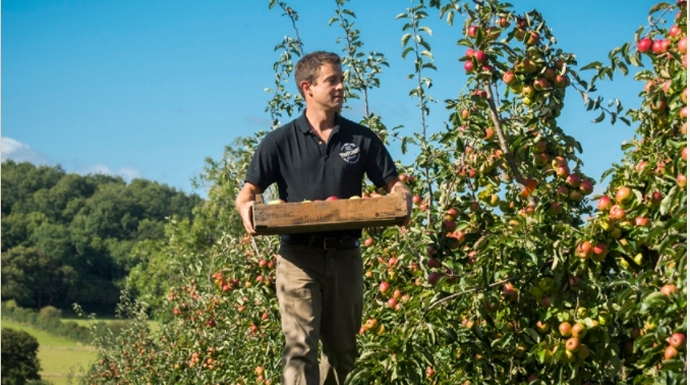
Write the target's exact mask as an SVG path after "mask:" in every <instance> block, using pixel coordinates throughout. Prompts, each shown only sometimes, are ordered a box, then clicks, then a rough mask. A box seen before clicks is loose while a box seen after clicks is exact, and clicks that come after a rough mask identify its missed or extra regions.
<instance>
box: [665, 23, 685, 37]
mask: <svg viewBox="0 0 690 385" xmlns="http://www.w3.org/2000/svg"><path fill="white" fill-rule="evenodd" d="M682 33H683V30H682V29H680V28H679V27H678V26H677V25H674V26H672V27H671V29H669V30H668V35H669V36H671V37H677V36H680V35H681V34H682Z"/></svg>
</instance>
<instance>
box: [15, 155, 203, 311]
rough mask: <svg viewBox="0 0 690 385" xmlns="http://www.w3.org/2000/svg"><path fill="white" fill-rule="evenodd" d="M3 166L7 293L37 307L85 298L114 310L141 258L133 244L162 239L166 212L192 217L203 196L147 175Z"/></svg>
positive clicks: (94, 306)
mask: <svg viewBox="0 0 690 385" xmlns="http://www.w3.org/2000/svg"><path fill="white" fill-rule="evenodd" d="M2 171H3V172H2V189H3V191H4V194H3V197H2V233H3V237H2V299H3V300H7V299H14V300H15V301H17V302H18V304H19V305H21V306H28V307H33V308H42V307H44V306H46V305H53V306H56V307H59V308H62V309H69V307H70V306H71V304H72V303H73V302H80V303H82V304H83V305H84V306H87V307H90V308H92V309H94V310H96V309H98V310H100V311H103V312H112V309H114V305H115V303H116V302H117V298H118V291H119V289H118V287H119V286H120V285H121V281H122V280H123V279H124V277H126V276H127V274H128V273H129V271H130V270H131V269H132V267H133V266H135V265H136V264H138V263H139V261H138V260H137V259H136V258H131V256H130V251H131V250H132V248H133V246H134V245H135V244H136V243H137V242H140V241H144V240H149V239H151V240H155V239H162V238H163V236H164V226H165V223H166V218H167V217H172V216H179V217H181V218H189V217H191V212H192V208H193V207H194V206H196V205H197V204H198V203H199V202H200V198H199V197H198V196H196V195H191V196H188V195H186V194H184V193H182V192H178V191H176V190H175V189H173V188H170V187H167V186H165V185H160V184H158V183H155V182H150V181H147V180H144V179H135V180H133V181H132V182H131V183H129V184H127V183H125V182H124V181H123V180H122V179H121V178H119V177H117V178H116V177H111V176H106V175H100V174H97V175H87V176H80V175H76V174H68V173H65V172H64V171H63V170H62V168H60V167H59V166H56V167H48V166H34V165H31V164H29V163H15V162H13V161H11V160H7V161H5V162H3V164H2Z"/></svg>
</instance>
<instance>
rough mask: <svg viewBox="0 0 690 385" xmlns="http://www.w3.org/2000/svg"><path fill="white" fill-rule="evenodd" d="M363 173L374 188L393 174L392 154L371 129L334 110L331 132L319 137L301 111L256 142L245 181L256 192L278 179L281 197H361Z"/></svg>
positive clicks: (294, 199) (349, 232)
mask: <svg viewBox="0 0 690 385" xmlns="http://www.w3.org/2000/svg"><path fill="white" fill-rule="evenodd" d="M365 174H366V175H367V177H368V178H369V180H371V181H372V183H374V185H375V186H376V187H383V186H385V185H386V183H387V182H389V181H390V180H393V179H397V177H398V172H397V170H396V168H395V164H394V163H393V159H392V158H391V156H390V154H389V153H388V151H387V150H386V147H385V146H384V144H383V142H382V141H381V139H379V137H378V136H377V135H376V134H375V133H374V132H373V131H371V130H370V129H369V128H367V127H364V126H362V125H360V124H357V123H355V122H352V121H350V120H348V119H345V118H343V117H342V116H340V115H339V114H336V117H335V126H334V127H333V130H332V132H331V136H330V138H329V139H328V142H323V141H322V140H321V139H320V138H319V137H318V136H316V134H314V133H313V132H312V130H311V126H310V124H309V121H308V120H307V118H306V116H305V114H304V113H303V114H302V115H301V116H300V117H299V118H297V119H295V120H293V121H292V122H290V123H288V124H286V125H284V126H282V127H280V128H278V129H277V130H275V131H272V132H270V133H269V134H267V135H266V137H265V138H264V139H263V140H262V141H261V143H259V146H258V147H257V149H256V152H255V153H254V156H253V158H252V161H251V163H250V164H249V168H248V169H247V175H246V177H245V181H246V182H249V183H251V184H253V185H256V186H257V187H259V188H260V189H261V191H265V190H266V188H267V187H268V186H270V185H271V184H273V183H277V185H278V195H279V196H280V199H282V200H284V201H285V202H302V201H304V200H311V201H314V200H323V199H326V198H328V197H330V196H337V197H338V198H341V199H348V198H350V197H351V196H354V195H358V196H361V195H362V180H363V178H364V175H365ZM361 234H362V231H361V230H341V231H331V232H322V233H319V234H318V235H319V236H324V237H331V236H345V235H347V236H353V237H360V236H361Z"/></svg>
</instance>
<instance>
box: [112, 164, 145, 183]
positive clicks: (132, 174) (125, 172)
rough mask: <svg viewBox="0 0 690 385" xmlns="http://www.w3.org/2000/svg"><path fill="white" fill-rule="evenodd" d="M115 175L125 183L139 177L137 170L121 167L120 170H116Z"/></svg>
mask: <svg viewBox="0 0 690 385" xmlns="http://www.w3.org/2000/svg"><path fill="white" fill-rule="evenodd" d="M117 175H120V176H121V177H123V178H124V179H125V180H126V181H131V180H132V179H135V178H140V177H141V174H140V173H139V170H137V169H136V168H133V167H122V168H121V169H119V170H117Z"/></svg>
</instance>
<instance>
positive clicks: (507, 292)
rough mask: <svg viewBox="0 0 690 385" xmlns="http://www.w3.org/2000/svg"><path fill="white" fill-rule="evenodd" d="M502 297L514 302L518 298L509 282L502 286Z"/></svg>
mask: <svg viewBox="0 0 690 385" xmlns="http://www.w3.org/2000/svg"><path fill="white" fill-rule="evenodd" d="M503 295H504V296H505V297H506V298H507V299H508V300H510V301H516V300H517V297H518V293H517V290H515V286H513V284H511V283H510V282H508V283H506V284H505V285H504V286H503Z"/></svg>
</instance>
